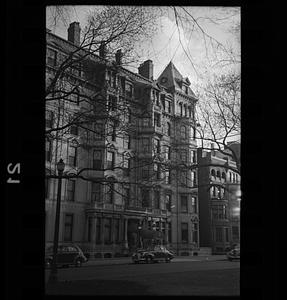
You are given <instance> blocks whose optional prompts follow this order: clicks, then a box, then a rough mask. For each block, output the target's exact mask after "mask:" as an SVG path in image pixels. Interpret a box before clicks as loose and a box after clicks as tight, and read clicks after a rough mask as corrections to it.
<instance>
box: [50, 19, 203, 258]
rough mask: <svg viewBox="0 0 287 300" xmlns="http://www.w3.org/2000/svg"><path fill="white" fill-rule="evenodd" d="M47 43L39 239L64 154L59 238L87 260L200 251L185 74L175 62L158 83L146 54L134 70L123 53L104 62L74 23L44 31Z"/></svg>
mask: <svg viewBox="0 0 287 300" xmlns="http://www.w3.org/2000/svg"><path fill="white" fill-rule="evenodd" d="M46 41H47V44H46V45H47V55H46V82H47V89H48V92H47V97H46V132H47V134H46V162H45V164H46V172H47V179H46V200H45V201H46V227H45V228H46V244H47V245H49V244H50V243H52V242H53V232H54V218H55V209H56V198H57V178H53V176H54V175H56V163H57V162H58V161H59V159H60V158H62V159H63V160H64V162H65V164H66V167H65V171H64V178H63V184H62V194H61V217H60V235H59V241H60V242H74V243H77V244H79V245H80V246H81V247H82V248H83V249H84V251H85V252H86V253H89V255H90V257H91V258H93V257H113V256H120V255H125V254H128V253H130V252H131V251H133V250H134V249H136V248H137V247H142V246H144V247H145V246H148V245H149V244H150V243H162V244H165V245H167V247H168V248H172V249H173V250H174V251H176V252H178V253H179V254H183V255H184V254H185V255H190V254H192V252H193V251H198V250H199V224H198V222H199V220H198V196H197V171H194V170H193V171H191V170H190V166H192V165H193V164H195V163H196V142H195V130H193V128H194V126H195V121H194V110H195V105H196V102H197V99H196V97H195V95H194V93H193V92H192V90H191V88H190V82H189V80H188V78H183V77H182V76H181V74H180V73H179V72H178V70H177V69H176V68H175V66H174V65H173V63H172V62H170V63H169V64H168V66H167V67H166V68H165V70H164V71H163V72H162V74H161V75H160V76H159V78H158V80H154V78H153V62H152V61H151V60H147V61H145V62H143V63H142V64H141V65H140V66H139V68H138V73H134V72H131V71H129V70H128V69H126V68H124V67H122V63H121V58H122V54H121V51H120V50H118V51H117V52H116V53H115V60H114V61H109V60H107V59H106V55H105V54H106V48H105V45H104V44H103V45H101V47H100V49H99V52H98V53H97V54H95V53H89V52H87V51H86V50H85V49H82V48H81V47H79V45H80V25H79V23H76V22H74V23H72V24H70V27H69V29H68V40H65V39H63V38H61V37H58V36H56V35H54V34H52V33H51V32H49V31H47V33H46ZM71 53H73V55H72V56H71ZM69 55H70V56H69ZM69 57H70V58H71V59H70V60H68V61H70V62H72V63H71V64H67V58H69ZM61 68H62V70H61ZM59 70H61V72H60V73H61V76H59V77H57V76H58V75H59ZM55 78H57V84H56V85H54V86H53V80H54V81H55ZM49 86H52V87H53V88H51V89H50V90H49V88H48V87H49ZM67 124H68V125H67ZM56 129H57V130H56Z"/></svg>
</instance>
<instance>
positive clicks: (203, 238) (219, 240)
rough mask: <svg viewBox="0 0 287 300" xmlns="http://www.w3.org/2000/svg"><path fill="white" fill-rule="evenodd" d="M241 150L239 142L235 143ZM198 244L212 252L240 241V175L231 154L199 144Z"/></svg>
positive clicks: (222, 250) (220, 252)
mask: <svg viewBox="0 0 287 300" xmlns="http://www.w3.org/2000/svg"><path fill="white" fill-rule="evenodd" d="M236 149H237V150H238V151H239V150H240V144H236ZM197 154H198V164H199V165H198V177H199V178H198V181H199V187H198V197H199V219H200V247H208V248H211V249H212V253H213V254H222V253H225V251H226V248H228V247H230V246H232V245H233V244H238V243H240V198H239V196H238V191H240V175H239V172H238V166H237V164H236V163H235V161H234V160H232V159H231V156H229V155H224V154H222V153H221V152H220V151H218V150H211V151H205V150H203V149H202V148H198V150H197Z"/></svg>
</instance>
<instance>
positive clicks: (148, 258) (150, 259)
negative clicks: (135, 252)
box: [145, 256, 153, 264]
mask: <svg viewBox="0 0 287 300" xmlns="http://www.w3.org/2000/svg"><path fill="white" fill-rule="evenodd" d="M145 260H146V263H147V264H151V263H152V262H153V259H152V257H150V256H148V257H147V258H146V259H145Z"/></svg>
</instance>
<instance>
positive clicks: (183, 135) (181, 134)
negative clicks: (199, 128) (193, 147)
mask: <svg viewBox="0 0 287 300" xmlns="http://www.w3.org/2000/svg"><path fill="white" fill-rule="evenodd" d="M180 136H181V137H182V138H186V127H185V126H181V127H180Z"/></svg>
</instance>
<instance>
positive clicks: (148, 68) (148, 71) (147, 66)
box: [138, 59, 153, 80]
mask: <svg viewBox="0 0 287 300" xmlns="http://www.w3.org/2000/svg"><path fill="white" fill-rule="evenodd" d="M138 70H139V74H140V75H141V76H143V77H145V78H147V79H151V80H153V63H152V60H150V59H148V60H146V61H145V62H143V63H142V64H141V65H140V66H139V68H138Z"/></svg>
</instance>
